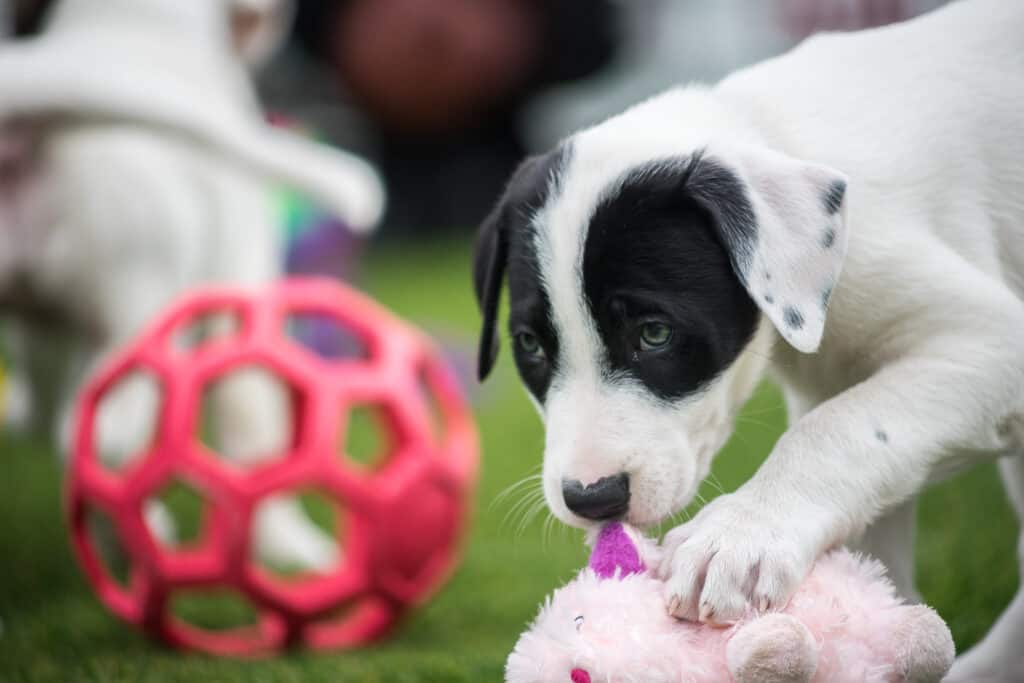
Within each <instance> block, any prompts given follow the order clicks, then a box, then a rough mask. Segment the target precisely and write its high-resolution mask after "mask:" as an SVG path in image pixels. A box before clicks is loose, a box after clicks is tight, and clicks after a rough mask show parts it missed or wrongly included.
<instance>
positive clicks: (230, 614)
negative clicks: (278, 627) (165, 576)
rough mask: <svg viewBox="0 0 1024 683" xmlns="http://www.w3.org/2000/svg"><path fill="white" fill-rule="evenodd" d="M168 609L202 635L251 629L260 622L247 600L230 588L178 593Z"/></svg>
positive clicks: (173, 596) (181, 591)
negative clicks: (209, 632) (199, 630)
mask: <svg viewBox="0 0 1024 683" xmlns="http://www.w3.org/2000/svg"><path fill="white" fill-rule="evenodd" d="M168 608H169V610H170V612H171V614H173V615H174V616H175V617H176V618H177V619H179V620H180V621H182V622H183V623H185V624H187V625H188V626H191V627H193V628H198V629H202V630H204V631H226V630H231V629H237V628H245V627H254V626H256V624H257V623H258V621H259V613H258V612H257V610H256V608H255V607H254V606H253V604H252V603H251V602H250V601H249V599H248V598H246V597H245V596H244V595H242V594H241V593H239V592H238V591H236V590H233V589H230V588H201V589H179V590H177V591H175V592H174V593H173V594H172V595H171V597H170V601H169V604H168Z"/></svg>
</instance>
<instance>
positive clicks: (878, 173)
mask: <svg viewBox="0 0 1024 683" xmlns="http://www.w3.org/2000/svg"><path fill="white" fill-rule="evenodd" d="M1021 111H1024V5H1022V4H1020V3H1006V2H999V1H997V0H973V1H968V2H960V3H955V4H953V5H951V6H949V7H947V8H945V9H943V10H941V11H938V12H936V13H933V14H931V15H929V16H926V17H923V18H921V19H918V20H914V21H911V22H907V23H905V24H900V25H897V26H893V27H889V28H884V29H877V30H872V31H865V32H861V33H856V34H845V35H829V36H822V37H817V38H814V39H812V40H810V41H808V42H807V43H805V44H804V45H802V46H801V47H799V48H797V49H796V50H794V51H793V52H791V53H790V54H788V55H785V56H783V57H780V58H778V59H775V60H771V61H769V62H766V63H764V64H761V65H757V66H755V67H752V68H750V69H747V70H744V71H741V72H739V73H737V74H735V75H733V76H732V77H730V78H728V79H726V80H725V81H723V82H722V83H720V84H719V85H717V86H715V87H714V88H704V87H689V88H685V89H678V90H673V91H670V92H668V93H665V94H663V95H661V96H658V97H655V98H653V99H651V100H649V101H647V102H644V103H642V104H640V105H638V106H636V107H634V108H632V109H630V110H628V111H626V112H625V113H623V114H621V115H619V116H616V117H614V118H612V119H609V120H608V121H605V122H603V123H601V124H599V125H597V126H595V127H593V128H590V129H587V130H584V131H581V132H578V133H576V134H574V135H572V136H571V137H569V138H568V139H566V140H565V141H564V142H563V143H562V144H560V145H559V146H558V147H557V148H556V149H555V150H553V151H551V152H549V153H548V154H546V155H543V156H539V157H535V158H532V159H529V160H527V161H526V162H525V163H524V164H523V165H522V166H521V168H520V169H519V170H518V171H517V172H516V174H515V175H514V176H513V178H512V180H511V181H510V183H509V186H508V189H507V191H506V193H505V195H504V196H503V197H502V198H501V200H500V201H499V202H498V204H497V206H496V207H495V209H494V211H493V212H492V213H491V215H490V216H489V217H488V218H487V219H486V221H485V222H484V224H483V226H482V228H481V232H480V236H479V239H478V248H477V252H476V260H475V286H476V291H477V295H478V298H479V301H480V304H481V308H482V310H483V318H484V325H483V334H482V338H481V347H480V349H481V352H480V375H481V377H484V376H486V375H487V374H488V373H489V371H490V370H491V368H492V366H493V364H494V361H495V358H496V354H497V347H498V344H497V332H496V328H497V325H498V321H497V311H498V304H499V299H500V292H501V289H502V286H503V282H504V280H505V276H506V274H507V279H508V287H509V294H510V300H511V307H510V319H509V330H510V333H511V336H512V339H513V346H514V355H515V361H516V365H517V367H518V369H519V373H520V375H521V377H522V379H523V381H524V383H525V384H526V387H527V389H528V391H529V393H530V396H531V397H532V398H533V400H534V402H535V403H536V405H537V407H538V409H539V411H540V413H541V415H542V417H543V419H544V421H545V425H546V430H547V436H546V442H545V452H544V469H543V488H544V493H545V496H546V499H547V502H548V505H549V507H550V508H551V510H552V511H553V513H554V514H555V515H556V516H557V517H558V518H560V519H561V520H563V521H565V522H566V523H569V524H574V525H577V526H584V527H585V526H588V525H592V524H594V523H595V521H599V520H604V519H608V518H613V517H620V518H623V519H626V520H628V521H630V522H632V523H634V524H639V525H652V524H655V523H657V522H659V521H660V520H662V519H664V518H666V517H667V516H669V515H671V514H672V513H674V512H676V511H678V510H679V509H680V508H682V507H683V506H685V505H686V504H687V503H689V502H690V500H691V499H692V498H693V496H694V494H695V492H696V490H697V486H698V484H699V483H700V481H701V480H702V479H703V478H704V476H706V475H707V473H708V471H709V468H710V465H711V460H712V458H713V457H714V455H715V453H716V451H718V450H719V448H720V447H721V446H722V444H723V443H724V442H725V440H726V439H727V438H728V436H729V434H730V433H731V431H732V428H733V422H734V417H735V415H736V413H737V411H738V410H739V409H740V407H741V406H742V405H743V403H744V402H745V401H746V400H747V398H748V397H749V396H750V393H751V392H752V390H753V389H754V387H755V386H756V385H757V384H758V383H759V382H760V381H761V379H762V377H763V376H764V374H765V373H766V372H767V371H771V372H772V374H773V376H774V377H775V378H776V379H777V380H778V381H779V382H780V384H781V385H782V387H783V390H784V393H785V396H786V400H787V407H788V410H789V417H790V427H789V429H788V431H787V432H786V434H785V435H784V436H783V437H782V439H781V440H780V441H779V443H778V444H777V445H776V447H775V448H774V450H773V452H772V454H771V455H770V456H769V458H768V459H767V461H766V462H765V464H764V465H763V466H762V467H761V469H760V470H759V471H758V472H757V474H756V475H755V476H754V477H753V478H752V479H751V480H750V481H749V482H748V483H746V484H745V485H744V486H743V487H742V488H741V489H740V490H738V491H737V492H735V493H733V494H730V495H725V496H721V497H719V498H718V499H716V500H715V501H713V502H712V503H711V504H710V505H708V506H706V507H705V508H704V509H703V510H702V511H701V512H700V513H699V514H698V515H697V517H696V518H695V519H694V520H693V521H691V522H689V523H687V524H685V525H683V526H682V527H679V528H677V529H675V530H674V531H672V532H670V533H669V535H668V537H667V543H668V547H669V552H668V553H667V557H666V561H665V565H664V566H663V567H662V571H663V572H664V573H665V574H666V576H667V577H668V582H667V591H666V596H665V598H666V604H667V607H668V609H669V610H670V611H671V612H672V613H674V614H676V615H678V616H681V617H688V618H695V619H700V620H702V621H710V622H717V623H724V622H730V621H732V620H735V619H737V618H738V617H740V616H741V615H742V614H743V613H744V611H745V610H747V609H750V608H753V609H759V610H764V609H769V608H771V607H772V606H779V605H782V604H784V603H785V602H786V601H787V600H788V598H789V596H790V595H791V593H792V591H793V589H794V587H795V585H796V584H797V583H798V582H799V581H800V580H802V579H803V577H804V576H805V575H806V573H807V571H808V570H809V568H810V566H811V565H812V563H813V561H814V559H815V558H816V557H818V555H819V554H820V553H822V552H823V551H824V550H826V549H827V548H828V547H830V546H833V545H836V544H839V543H855V544H858V545H859V547H861V548H863V549H865V550H867V551H869V552H872V553H873V554H875V555H877V556H878V557H880V559H882V560H883V561H884V562H886V564H888V565H889V568H890V571H891V573H892V575H893V578H894V580H895V581H896V582H897V584H898V586H899V588H900V589H901V590H902V591H903V592H904V593H905V594H907V595H913V585H912V569H913V565H912V532H913V497H914V496H915V495H916V494H917V493H918V492H919V491H920V489H921V488H922V487H923V486H924V484H925V483H926V482H927V481H928V480H929V479H930V478H934V477H936V476H942V475H943V474H947V473H949V472H950V471H955V470H956V469H957V468H958V467H961V466H963V465H964V464H970V463H973V462H978V461H979V459H982V458H986V457H987V458H992V457H997V456H1003V455H1007V456H1015V457H1007V458H1004V459H1003V462H1002V463H1001V469H1002V472H1003V474H1004V478H1005V480H1006V482H1007V485H1008V489H1009V490H1010V492H1011V495H1012V496H1013V498H1014V501H1015V503H1016V504H1017V507H1018V509H1019V510H1020V511H1021V512H1022V513H1024V464H1022V462H1021V458H1020V452H1021V450H1022V449H1024V351H1022V348H1024V347H1022V346H1021V337H1022V335H1024V117H1022V116H1021V115H1020V112H1021ZM841 270H842V277H841V278H840V271H841ZM1019 642H1024V597H1020V596H1018V598H1017V599H1016V600H1015V602H1014V603H1013V605H1012V606H1011V608H1010V609H1009V610H1008V611H1007V614H1006V615H1004V618H1003V619H1002V620H1000V622H999V625H998V626H997V627H996V628H995V629H994V630H993V633H992V634H990V636H989V638H988V639H987V640H986V641H985V643H983V644H982V645H980V646H979V647H978V648H977V649H976V650H975V651H974V654H972V655H970V656H968V657H967V658H965V659H962V660H961V661H960V662H959V663H958V665H957V669H956V670H955V675H956V676H960V677H961V678H963V679H964V680H976V679H977V677H978V676H982V675H988V674H998V675H1003V674H1005V672H1008V671H1012V672H1021V673H1022V675H1024V655H1022V654H1021V650H1020V648H1019V647H1016V646H1014V645H1013V643H1019Z"/></svg>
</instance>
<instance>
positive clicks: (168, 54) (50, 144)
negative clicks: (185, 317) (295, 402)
mask: <svg viewBox="0 0 1024 683" xmlns="http://www.w3.org/2000/svg"><path fill="white" fill-rule="evenodd" d="M282 6H283V3H282V0H217V1H213V0H199V1H196V0H189V1H186V2H181V1H179V0H62V1H61V2H59V3H57V5H56V6H55V8H54V12H53V13H52V16H51V18H50V20H49V23H48V26H47V29H46V30H45V31H44V32H43V34H42V36H40V37H39V38H37V39H33V40H29V41H16V42H9V43H4V44H3V45H0V157H5V156H6V157H7V158H8V160H9V161H11V162H12V163H13V164H14V165H18V164H21V165H22V166H24V172H23V173H22V175H21V177H20V178H19V179H18V180H16V181H15V182H14V183H13V186H12V187H7V188H3V189H4V190H5V191H4V192H3V193H2V194H0V299H3V300H4V301H6V302H8V303H12V302H13V303H14V304H16V305H18V306H20V305H22V304H25V303H33V302H25V301H21V300H20V299H21V297H22V295H21V292H22V291H23V290H21V289H14V288H15V287H16V286H18V287H21V286H24V285H27V286H28V290H29V291H30V292H31V294H32V296H33V297H35V298H37V299H39V300H40V301H42V302H44V303H46V304H48V305H50V306H56V307H57V308H58V309H59V311H60V313H61V314H62V315H63V316H64V317H66V318H67V319H68V320H70V321H71V322H72V323H74V325H75V326H76V327H77V328H78V330H77V331H78V332H81V333H82V334H80V335H79V343H80V345H81V346H82V347H84V348H83V350H82V355H83V361H82V363H80V366H81V367H80V368H78V370H80V371H81V370H87V369H89V368H91V367H92V366H93V365H95V364H96V363H97V362H99V361H101V360H102V359H103V358H105V357H106V356H107V355H108V354H109V353H110V352H111V350H113V349H115V348H117V346H119V345H120V344H122V343H124V342H125V341H127V340H128V339H130V338H131V337H132V336H133V335H134V334H136V333H137V332H138V331H139V329H140V328H141V327H142V326H143V325H144V324H145V323H146V322H147V321H149V320H150V319H151V318H152V317H153V316H155V315H156V314H158V313H159V312H160V310H161V309H162V308H163V307H164V306H165V305H166V304H167V303H168V302H169V301H170V300H171V299H172V298H174V297H175V296H176V295H177V294H178V293H180V292H181V291H183V290H184V289H186V288H189V287H193V286H197V285H200V284H203V283H211V282H225V283H233V284H241V285H251V286H259V285H262V284H264V283H267V282H269V281H270V280H272V279H274V278H276V277H278V276H280V275H281V263H282V261H283V255H282V245H281V244H280V243H279V242H280V238H281V230H280V228H279V227H278V220H279V215H278V209H277V207H276V206H275V205H274V196H275V192H277V191H278V188H279V187H281V186H287V187H291V188H293V189H296V190H299V191H302V192H305V193H306V194H307V195H312V196H313V197H315V198H316V199H318V200H320V201H321V202H323V203H324V204H325V206H326V207H327V208H329V209H332V210H334V211H335V212H336V213H337V214H338V215H339V217H341V218H343V219H345V220H346V221H347V222H348V223H349V224H350V225H352V226H353V227H354V228H355V229H357V230H370V229H372V228H373V226H374V225H375V224H376V221H377V219H378V217H379V215H380V213H381V211H382V208H383V191H382V187H381V183H380V180H379V178H378V177H377V176H376V174H375V172H374V171H373V170H372V168H370V166H369V165H368V164H366V163H365V162H364V161H362V160H360V159H357V158H355V157H353V156H351V155H348V154H345V153H343V152H340V151H338V150H331V149H329V148H327V147H324V146H321V145H318V144H315V143H312V142H308V141H305V140H301V139H299V138H297V137H293V136H291V135H290V134H287V133H284V132H281V131H275V130H272V129H271V128H270V127H269V126H267V125H266V124H265V123H264V121H263V114H262V112H261V111H260V109H259V107H258V104H257V100H256V96H255V93H254V91H253V88H252V85H251V83H250V81H249V77H248V73H247V72H246V70H245V63H244V62H243V60H242V58H241V56H240V54H239V51H241V52H243V53H246V56H248V57H250V58H252V59H258V58H260V57H261V55H263V54H265V53H266V51H267V50H269V49H271V48H272V47H273V42H274V39H273V35H274V34H275V33H280V30H279V29H274V27H270V26H256V27H255V28H254V32H253V33H252V34H250V35H248V37H247V40H255V41H259V44H258V45H254V46H251V45H249V44H248V42H247V41H243V42H242V43H238V42H236V38H237V36H234V35H232V33H231V29H230V14H231V12H233V11H237V10H239V9H242V10H245V11H247V12H251V13H256V14H255V15H254V16H258V15H259V13H262V12H265V13H267V14H268V16H271V15H273V14H274V13H275V12H278V11H279V10H280V9H281V7H282ZM284 14H287V12H284ZM268 22H269V20H268ZM249 47H252V51H251V52H250V51H249V50H248V49H247V48H249ZM19 145H20V147H19ZM34 303H38V302H34ZM47 333H50V332H49V331H47ZM35 345H36V344H35V343H26V344H25V345H24V346H25V347H28V350H29V351H30V352H31V350H32V347H33V346H35ZM18 360H21V361H24V360H25V359H18ZM80 375H81V373H80V372H79V373H76V377H75V378H74V381H73V382H72V385H71V386H70V391H69V392H68V394H67V396H66V398H65V400H64V407H63V411H62V417H61V419H60V426H61V429H62V438H61V441H62V442H63V445H65V446H66V444H67V442H68V431H69V429H70V423H71V419H70V417H71V408H72V399H73V396H74V389H77V383H78V381H79V380H80ZM146 398H147V396H146V394H145V387H144V386H141V385H138V384H136V385H134V386H132V385H128V386H126V388H125V390H124V391H121V392H118V393H117V394H116V395H114V396H111V398H110V400H109V401H108V402H107V403H106V405H105V407H104V410H103V414H102V419H101V422H100V439H101V450H102V451H104V452H105V453H106V454H108V455H112V456H113V458H114V459H115V460H116V459H118V457H120V458H121V459H124V458H127V457H130V456H131V455H132V454H135V453H137V452H138V449H137V448H135V447H133V446H132V445H133V444H134V445H138V444H140V443H142V440H143V439H144V438H145V434H146V433H147V432H148V430H149V429H150V427H151V424H150V423H151V421H152V414H153V411H152V410H151V409H147V408H146V406H147V401H146ZM150 403H152V401H150ZM215 403H216V404H217V408H218V410H219V412H220V414H221V416H222V417H223V420H221V422H223V423H230V424H227V426H226V427H225V429H224V430H223V431H225V432H226V434H224V435H223V436H224V437H225V438H224V441H225V443H224V444H222V446H224V448H223V449H222V450H226V451H227V454H228V455H229V456H232V457H235V458H245V457H246V455H247V454H249V455H251V454H254V453H259V454H268V453H270V452H271V451H272V444H274V443H276V442H277V441H279V435H280V433H281V432H282V431H283V430H285V429H286V427H285V426H284V425H282V424H281V421H282V420H283V419H286V417H285V415H284V410H283V409H282V406H281V401H279V400H277V398H276V397H275V396H274V390H273V388H272V387H270V386H268V384H267V383H266V382H260V381H259V380H256V381H254V380H253V379H252V378H245V377H240V378H239V379H237V380H232V381H229V382H226V383H225V387H224V390H223V391H220V392H218V394H217V396H216V398H215ZM232 427H234V430H233V431H232V429H231V428H232ZM114 464H117V463H114ZM122 464H123V463H122ZM151 507H152V506H151ZM297 509H298V508H297V507H295V504H294V502H289V501H281V502H279V503H277V504H275V507H273V508H272V509H270V510H269V511H268V512H267V513H266V514H263V515H261V519H260V524H259V526H260V530H259V531H260V534H259V541H260V546H261V549H262V550H264V551H265V553H264V554H266V555H269V556H271V557H272V559H274V560H282V559H283V560H287V559H288V557H289V555H290V556H291V559H292V560H294V562H295V563H297V564H300V565H304V566H312V567H316V566H323V565H325V564H329V562H330V561H332V560H333V558H334V555H335V554H336V552H335V550H333V547H332V546H331V539H324V538H322V537H321V536H322V534H320V533H319V532H318V531H317V530H316V528H315V526H313V525H312V524H311V523H308V524H307V525H305V526H304V525H302V524H300V522H301V519H300V515H298V514H297V513H296V511H297ZM150 513H151V511H150V510H147V515H148V518H151V519H152V520H153V524H154V526H155V528H157V529H158V530H159V532H160V534H161V535H163V536H168V535H173V529H166V528H164V527H166V524H165V523H164V522H161V521H160V519H161V517H160V514H159V512H155V513H152V514H150Z"/></svg>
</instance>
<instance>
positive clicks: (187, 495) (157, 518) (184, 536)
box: [142, 479, 207, 549]
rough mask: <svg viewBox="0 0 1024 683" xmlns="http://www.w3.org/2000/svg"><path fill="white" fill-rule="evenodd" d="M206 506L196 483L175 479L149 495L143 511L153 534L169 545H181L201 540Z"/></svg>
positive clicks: (182, 546) (179, 547) (194, 543)
mask: <svg viewBox="0 0 1024 683" xmlns="http://www.w3.org/2000/svg"><path fill="white" fill-rule="evenodd" d="M206 507H207V503H206V500H205V499H204V498H203V495H202V494H201V493H200V492H199V491H198V490H196V488H195V487H193V486H191V485H190V484H188V483H187V482H185V481H182V480H181V479H173V480H172V481H171V482H170V483H169V484H167V485H166V486H164V487H162V488H161V489H160V490H159V491H157V492H156V494H155V495H153V496H151V497H149V498H147V499H146V501H145V504H144V507H143V511H142V512H143V515H144V516H145V520H146V526H147V527H148V528H149V532H150V533H151V534H152V535H153V538H155V539H156V540H157V541H158V542H159V543H162V544H163V545H165V546H167V547H168V548H171V549H181V548H188V547H191V546H194V545H197V544H198V543H199V542H200V540H201V533H202V529H203V523H204V516H205V514H206Z"/></svg>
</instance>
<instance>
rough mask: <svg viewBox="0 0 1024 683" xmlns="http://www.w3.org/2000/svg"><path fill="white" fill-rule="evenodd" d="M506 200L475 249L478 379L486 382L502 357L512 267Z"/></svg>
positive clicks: (487, 222) (487, 223) (482, 227)
mask: <svg viewBox="0 0 1024 683" xmlns="http://www.w3.org/2000/svg"><path fill="white" fill-rule="evenodd" d="M505 206H506V202H505V198H504V197H503V198H502V200H501V201H499V202H498V204H497V206H495V207H494V208H493V209H492V210H491V213H490V214H489V215H488V216H487V218H485V219H484V222H483V223H482V224H481V225H480V231H479V232H478V233H477V236H476V245H475V248H474V250H473V288H474V290H475V291H476V300H477V303H478V304H479V305H480V312H481V314H482V316H483V327H482V328H481V330H480V346H479V351H478V355H477V377H478V378H479V379H480V380H481V381H483V380H484V379H485V378H486V377H487V375H489V374H490V372H491V368H493V367H494V361H495V360H497V358H498V304H499V303H500V301H501V286H502V283H503V282H504V280H505V266H506V265H507V264H508V229H507V227H506V226H505V225H504V223H505V221H503V214H504V213H505Z"/></svg>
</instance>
